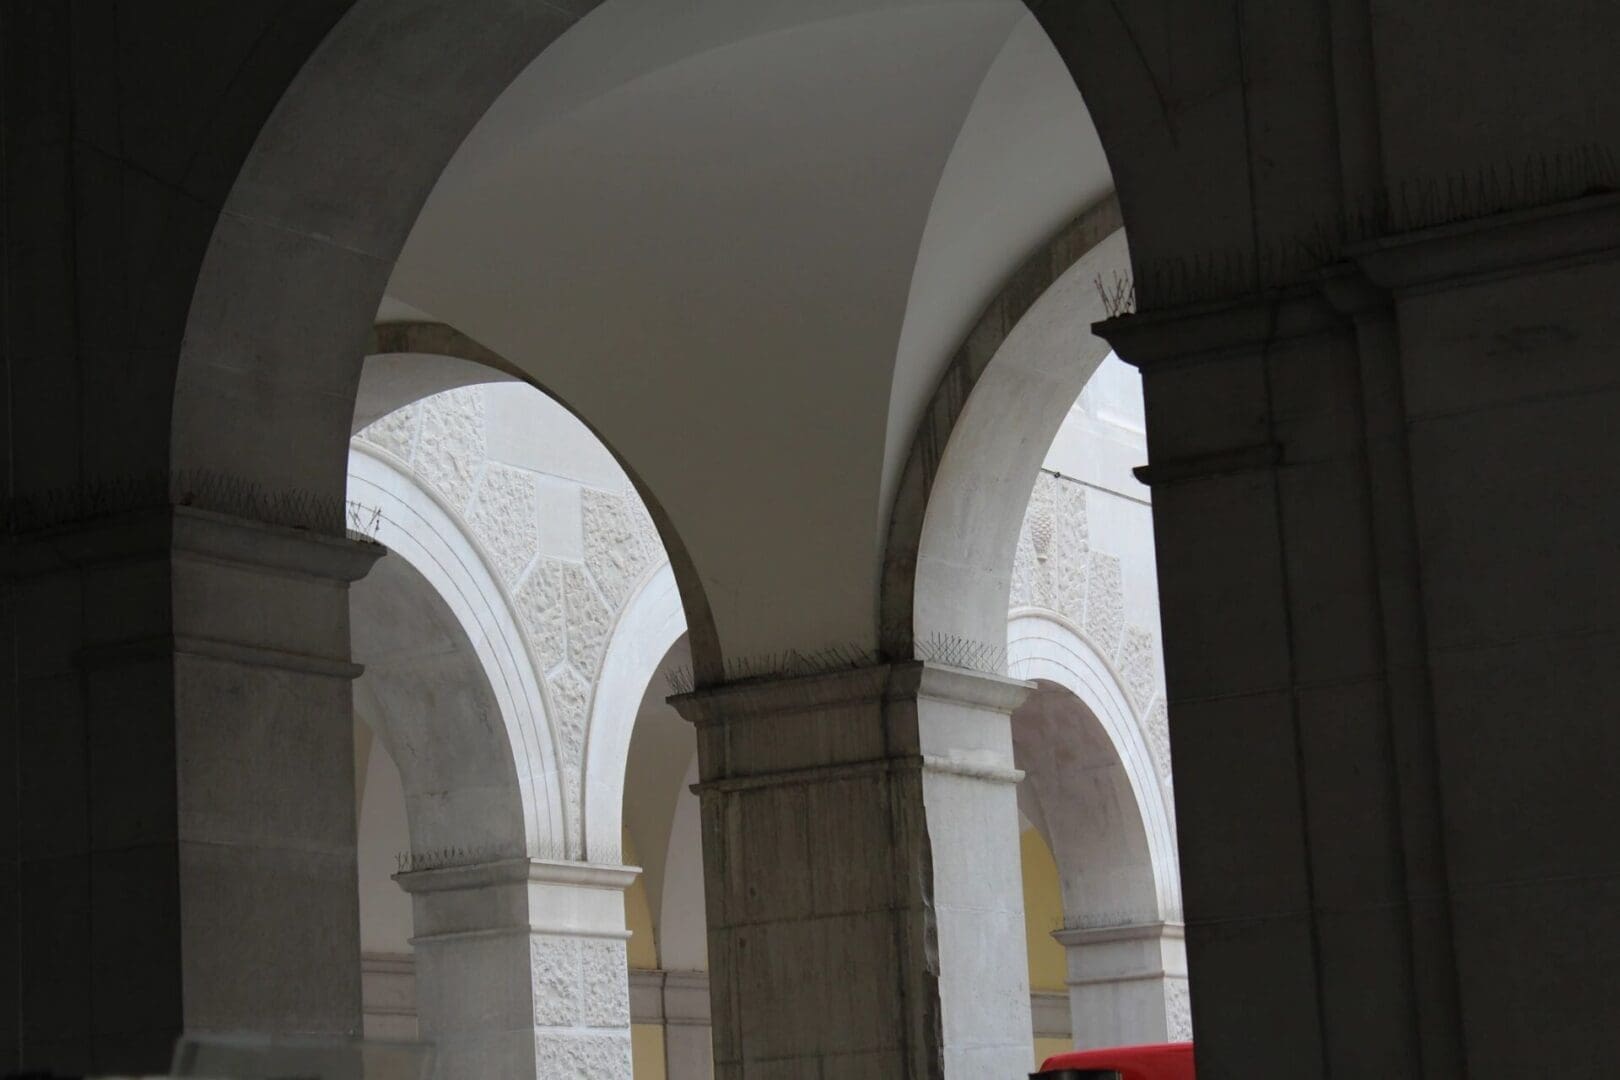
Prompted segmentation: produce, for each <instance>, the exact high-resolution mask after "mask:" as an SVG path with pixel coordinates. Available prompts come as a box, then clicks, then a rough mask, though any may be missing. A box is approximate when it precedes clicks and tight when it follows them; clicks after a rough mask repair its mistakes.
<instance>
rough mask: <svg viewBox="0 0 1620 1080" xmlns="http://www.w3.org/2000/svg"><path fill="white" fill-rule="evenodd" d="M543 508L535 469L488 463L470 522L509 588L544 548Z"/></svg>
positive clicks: (468, 518) (471, 512) (485, 466)
mask: <svg viewBox="0 0 1620 1080" xmlns="http://www.w3.org/2000/svg"><path fill="white" fill-rule="evenodd" d="M539 512H540V507H539V499H538V498H537V497H536V495H535V490H534V474H533V473H530V472H528V471H527V470H524V469H514V468H512V467H511V466H510V465H502V464H500V463H499V462H494V461H490V462H486V463H485V464H484V471H483V475H482V476H481V477H479V480H478V494H477V495H476V496H475V497H474V499H473V505H472V508H471V509H470V510H469V511H468V512H467V524H468V525H470V526H472V531H473V533H474V535H476V536H477V537H478V540H479V542H480V543H482V544H483V545H484V550H485V551H487V552H489V555H490V558H491V559H493V560H494V562H495V570H496V573H497V574H498V575H499V577H500V579H501V581H502V582H503V583H504V584H505V585H506V586H507V587H508V588H509V589H510V588H511V587H512V586H513V585H515V584H516V583H517V581H518V579H519V578H521V577H522V576H523V571H524V570H526V569H528V566H529V563H530V562H531V561H533V559H534V556H535V552H537V551H538V550H539V548H540V526H539V521H538V514H539Z"/></svg>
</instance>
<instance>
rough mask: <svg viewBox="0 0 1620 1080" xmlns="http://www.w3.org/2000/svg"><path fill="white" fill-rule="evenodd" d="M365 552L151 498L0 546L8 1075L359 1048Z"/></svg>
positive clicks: (368, 559)
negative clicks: (16, 1003) (10, 757)
mask: <svg viewBox="0 0 1620 1080" xmlns="http://www.w3.org/2000/svg"><path fill="white" fill-rule="evenodd" d="M381 551H382V549H381V548H379V547H377V546H376V545H374V544H369V543H360V542H355V541H350V540H346V539H342V538H339V537H331V536H324V535H320V534H318V533H315V532H311V531H306V530H300V529H291V528H283V527H279V526H273V525H266V524H261V523H258V522H255V521H250V520H245V519H242V518H237V517H233V516H230V515H227V514H222V513H214V512H208V511H203V510H198V509H193V508H188V507H176V508H170V507H166V506H164V507H157V508H152V509H146V510H132V511H129V512H127V513H122V514H111V515H108V516H106V517H102V518H97V519H95V520H91V521H86V522H75V523H71V524H64V525H58V526H54V527H51V528H48V529H43V530H40V531H38V532H35V533H30V534H28V535H25V536H22V537H19V538H17V539H16V540H14V541H13V543H12V544H11V545H9V547H8V548H7V549H6V550H5V555H6V565H5V567H4V570H5V576H6V577H8V578H9V579H10V590H9V591H10V597H9V600H10V604H9V607H10V611H9V613H8V614H9V617H10V618H11V620H13V621H12V623H11V633H12V634H13V635H14V640H15V642H16V651H15V652H14V653H13V656H14V659H15V667H14V669H13V678H14V680H15V682H14V687H15V690H14V693H15V694H16V698H15V700H16V702H17V704H18V708H17V709H16V710H15V717H14V722H15V723H16V724H17V725H18V732H17V744H16V745H17V746H18V748H19V769H18V775H20V776H22V777H23V784H24V790H22V791H21V792H19V800H18V802H19V805H20V806H21V807H22V808H23V819H22V822H21V830H20V831H21V836H22V849H21V851H20V860H19V870H20V875H21V883H20V888H17V889H16V890H15V891H13V890H11V889H9V888H8V890H7V893H8V895H13V896H20V898H21V903H20V905H19V906H18V908H17V910H16V912H15V920H16V922H15V924H14V925H15V927H16V932H15V933H11V932H8V933H7V934H6V935H5V936H6V937H8V938H10V939H11V940H13V941H19V942H21V943H22V945H21V955H20V956H19V957H18V968H19V969H20V970H21V973H22V982H23V984H24V985H27V986H30V987H37V988H38V989H37V990H36V991H31V992H30V994H29V995H28V1000H27V1001H26V1002H24V1003H23V1007H22V1008H21V1009H20V1010H18V1011H17V1012H16V1014H15V1015H17V1017H18V1032H19V1042H20V1047H21V1049H20V1059H19V1061H20V1064H21V1066H23V1067H24V1068H47V1067H48V1068H53V1069H58V1070H64V1071H75V1070H80V1069H82V1070H86V1071H94V1072H103V1071H126V1070H127V1071H135V1072H146V1071H156V1070H161V1069H165V1068H167V1067H168V1061H169V1058H170V1055H171V1054H172V1052H173V1046H174V1042H175V1039H176V1038H177V1037H178V1036H180V1035H181V1034H182V1032H189V1033H193V1034H199V1035H202V1034H207V1033H212V1032H256V1033H272V1032H275V1033H298V1034H306V1035H317V1036H323V1035H324V1036H347V1035H352V1034H357V1033H358V1032H359V1027H360V983H359V914H358V906H357V903H356V897H355V852H354V830H355V808H354V781H353V772H352V764H351V763H352V760H353V753H354V748H353V745H352V739H353V734H352V732H353V726H352V721H351V718H350V707H351V706H350V685H349V684H350V681H351V680H352V679H353V678H354V676H355V675H356V674H358V671H359V669H358V668H357V667H356V666H355V665H354V664H352V663H351V662H350V661H349V624H348V586H349V583H350V582H351V581H353V580H355V579H357V578H359V577H361V576H362V575H364V574H365V572H366V571H367V570H368V569H369V568H370V566H371V564H372V562H373V561H374V560H375V559H376V558H377V556H378V555H379V554H381ZM4 711H6V712H8V713H10V712H11V711H12V710H11V709H9V707H8V708H7V709H5V710H4ZM8 771H9V770H8ZM244 973H251V976H244Z"/></svg>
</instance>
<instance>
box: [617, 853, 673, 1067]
mask: <svg viewBox="0 0 1620 1080" xmlns="http://www.w3.org/2000/svg"><path fill="white" fill-rule="evenodd" d="M621 843H622V844H623V850H624V861H625V865H627V866H635V865H636V848H635V845H634V844H632V843H631V842H630V832H629V830H625V832H624V836H623V839H622V841H621ZM624 923H625V928H626V929H628V930H629V931H630V946H629V953H630V970H632V971H653V970H655V969H656V968H657V967H658V942H657V940H656V938H655V937H654V935H653V923H652V905H651V904H649V903H648V902H647V886H646V885H645V884H644V883H643V882H642V880H641V875H639V874H638V875H636V880H635V883H634V884H632V885H631V886H630V887H629V888H628V889H626V890H625V892H624ZM663 1038H664V1037H663V1036H662V1035H659V1037H658V1039H659V1046H660V1047H661V1046H663ZM658 1060H659V1061H660V1062H662V1061H663V1060H664V1059H663V1051H662V1050H659V1057H658ZM636 1075H637V1076H640V1075H641V1073H640V1072H639V1071H638V1072H637V1073H636ZM648 1075H652V1074H651V1073H649V1074H648ZM658 1075H659V1076H663V1075H664V1073H663V1065H662V1064H660V1065H659V1072H658Z"/></svg>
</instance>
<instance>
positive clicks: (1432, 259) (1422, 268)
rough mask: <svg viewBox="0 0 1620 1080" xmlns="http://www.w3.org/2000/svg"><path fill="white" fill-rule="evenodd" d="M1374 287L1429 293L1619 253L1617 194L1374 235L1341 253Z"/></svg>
mask: <svg viewBox="0 0 1620 1080" xmlns="http://www.w3.org/2000/svg"><path fill="white" fill-rule="evenodd" d="M1347 254H1348V255H1349V257H1350V259H1351V260H1352V261H1353V262H1354V263H1355V264H1356V265H1357V266H1359V267H1360V268H1361V270H1362V271H1363V272H1364V273H1365V274H1366V275H1367V277H1368V279H1370V280H1371V281H1372V282H1373V283H1374V284H1376V285H1378V286H1379V287H1380V288H1384V289H1389V290H1391V291H1393V292H1396V293H1421V292H1432V291H1435V290H1439V289H1447V288H1455V287H1459V286H1463V285H1468V284H1471V283H1473V282H1476V281H1480V280H1483V279H1487V278H1492V277H1511V276H1513V275H1515V274H1519V273H1528V272H1532V271H1535V272H1540V271H1544V270H1547V269H1550V268H1553V267H1557V266H1561V265H1571V264H1575V263H1581V262H1588V261H1595V260H1601V259H1609V258H1615V257H1617V256H1620V195H1612V194H1611V195H1594V196H1589V197H1586V198H1581V199H1571V200H1568V201H1565V202H1559V203H1553V204H1551V205H1548V206H1538V207H1534V208H1532V209H1528V210H1514V211H1509V212H1506V213H1501V214H1491V215H1489V216H1487V217H1482V218H1475V219H1474V220H1472V221H1465V222H1461V223H1458V224H1453V225H1438V226H1434V227H1432V228H1427V229H1418V230H1415V231H1412V232H1408V233H1399V234H1396V235H1393V236H1385V237H1379V238H1378V239H1375V240H1370V241H1368V242H1366V243H1363V244H1358V245H1356V246H1354V247H1352V248H1350V249H1349V251H1348V252H1347Z"/></svg>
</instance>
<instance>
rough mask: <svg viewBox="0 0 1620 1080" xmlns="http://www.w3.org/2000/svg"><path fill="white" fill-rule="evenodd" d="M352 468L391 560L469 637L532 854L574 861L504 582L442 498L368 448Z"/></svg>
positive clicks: (534, 686) (550, 747)
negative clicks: (492, 703)
mask: <svg viewBox="0 0 1620 1080" xmlns="http://www.w3.org/2000/svg"><path fill="white" fill-rule="evenodd" d="M350 463H351V464H350V471H349V473H348V481H349V488H350V492H351V494H352V495H353V497H354V499H355V500H356V501H357V502H359V503H361V504H363V505H365V506H367V507H370V508H372V509H374V510H376V511H377V512H378V513H377V517H376V522H375V526H374V535H375V538H376V539H377V540H378V541H379V542H381V543H382V544H384V545H385V546H386V547H387V548H388V549H389V552H390V556H389V557H398V558H401V559H403V560H405V561H406V562H408V563H410V564H411V566H413V567H414V568H415V569H416V571H417V572H418V573H419V574H420V575H421V576H422V577H423V578H424V579H425V580H426V581H427V582H428V584H429V585H430V586H431V587H432V588H433V589H434V591H435V592H436V593H437V595H438V596H439V598H440V599H441V600H443V601H444V603H445V604H446V605H447V606H448V607H449V609H450V611H451V613H452V615H453V616H454V619H455V621H456V622H457V623H458V624H459V626H460V627H462V628H464V629H465V630H466V631H467V633H466V637H467V639H468V645H469V648H470V649H472V650H474V651H475V652H476V654H477V656H478V659H479V663H480V666H481V667H482V669H483V673H484V675H485V677H486V678H487V679H488V681H489V685H490V688H491V691H492V692H493V694H494V696H495V700H496V703H497V705H498V707H499V712H500V716H501V721H502V724H503V726H504V728H505V732H504V733H505V745H506V746H507V747H508V748H509V749H508V750H507V751H506V753H507V754H508V758H509V761H510V765H509V766H508V768H509V769H510V770H515V773H516V776H515V781H514V782H515V785H516V786H517V788H518V790H519V792H520V793H521V796H522V804H523V817H524V835H525V838H526V841H527V848H528V851H527V853H528V854H531V855H535V856H538V857H543V858H557V857H563V856H565V855H566V853H567V841H566V837H567V836H568V830H567V829H566V828H565V812H564V806H563V804H564V799H563V794H562V793H563V785H562V783H561V774H560V772H559V769H558V764H557V762H558V753H557V747H556V744H555V739H554V736H553V734H552V728H551V725H550V724H549V723H548V721H547V718H546V716H545V714H544V709H543V706H542V705H541V703H542V702H543V701H544V700H545V699H544V695H543V693H542V690H541V687H540V685H539V683H538V681H537V680H536V678H535V675H534V671H533V669H532V667H531V666H530V664H529V660H528V655H527V652H526V649H525V646H524V644H523V641H524V639H523V635H522V631H521V629H520V628H519V625H518V621H517V619H516V617H515V616H514V614H513V613H512V611H511V609H510V607H509V605H508V604H507V603H506V602H505V600H504V599H503V594H502V591H501V589H500V586H499V584H498V583H497V582H496V580H495V578H494V576H493V575H492V574H491V573H490V571H489V569H488V567H487V565H486V563H485V561H484V560H483V559H481V558H479V557H478V556H477V554H476V552H475V551H473V550H472V549H471V547H470V542H469V541H468V540H467V538H466V537H465V535H464V534H463V533H462V531H461V530H460V529H459V528H458V527H457V526H456V524H455V522H454V520H453V519H452V518H451V516H450V514H449V512H448V510H447V509H446V508H445V507H444V506H443V505H442V504H441V503H440V502H439V501H438V499H437V498H436V497H435V496H433V495H432V494H431V493H429V492H427V491H425V490H424V489H422V488H420V487H418V486H416V485H414V484H413V483H412V482H411V481H410V480H409V479H407V478H406V477H404V476H403V475H401V474H400V473H399V472H398V471H397V470H395V469H394V468H393V467H392V466H391V465H389V464H388V463H387V462H385V461H384V460H383V459H382V458H381V457H379V456H377V455H375V454H372V453H369V452H368V451H367V450H366V449H365V448H364V446H362V445H357V446H356V448H355V451H354V453H353V455H352V457H351V459H350ZM396 760H397V758H396Z"/></svg>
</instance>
